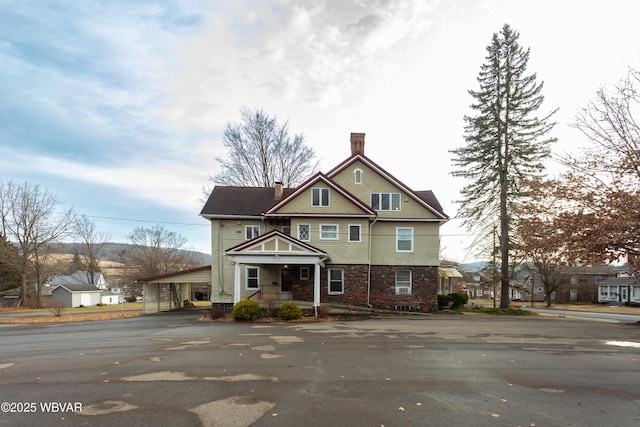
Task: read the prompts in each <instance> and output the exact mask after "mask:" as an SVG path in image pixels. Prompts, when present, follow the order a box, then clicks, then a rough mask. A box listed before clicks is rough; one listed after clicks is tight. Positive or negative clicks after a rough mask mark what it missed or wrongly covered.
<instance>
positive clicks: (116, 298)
mask: <svg viewBox="0 0 640 427" xmlns="http://www.w3.org/2000/svg"><path fill="white" fill-rule="evenodd" d="M122 301H123V296H122V293H118V292H113V291H110V290H108V289H104V290H102V292H100V302H101V303H102V304H106V305H112V304H120V303H121V302H122Z"/></svg>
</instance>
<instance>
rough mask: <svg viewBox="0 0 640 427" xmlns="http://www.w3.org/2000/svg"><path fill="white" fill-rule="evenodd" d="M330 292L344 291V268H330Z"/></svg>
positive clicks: (341, 292)
mask: <svg viewBox="0 0 640 427" xmlns="http://www.w3.org/2000/svg"><path fill="white" fill-rule="evenodd" d="M328 277H329V294H343V293H344V270H339V269H329V274H328Z"/></svg>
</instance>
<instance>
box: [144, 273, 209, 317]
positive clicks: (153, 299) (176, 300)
mask: <svg viewBox="0 0 640 427" xmlns="http://www.w3.org/2000/svg"><path fill="white" fill-rule="evenodd" d="M136 283H141V284H142V296H143V304H142V311H143V313H145V314H150V313H158V312H160V311H169V310H175V309H179V308H185V307H184V302H185V301H189V302H190V301H191V298H192V294H193V292H192V289H193V288H194V286H196V285H202V284H206V285H207V286H208V287H209V288H211V266H210V265H205V266H202V267H196V268H192V269H189V270H182V271H177V272H175V273H168V274H163V275H159V276H153V277H147V278H144V279H138V280H136Z"/></svg>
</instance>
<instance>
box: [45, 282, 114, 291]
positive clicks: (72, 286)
mask: <svg viewBox="0 0 640 427" xmlns="http://www.w3.org/2000/svg"><path fill="white" fill-rule="evenodd" d="M51 287H52V292H53V291H55V290H56V289H57V288H60V287H62V288H65V289H67V290H69V291H72V292H102V290H101V289H98V288H97V287H96V286H95V285H90V284H88V283H65V284H64V285H58V286H55V287H54V286H53V285H52V286H51Z"/></svg>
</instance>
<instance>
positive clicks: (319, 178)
mask: <svg viewBox="0 0 640 427" xmlns="http://www.w3.org/2000/svg"><path fill="white" fill-rule="evenodd" d="M319 182H322V183H324V184H325V185H326V186H327V187H329V188H331V189H332V190H333V191H335V192H337V193H338V194H339V195H341V196H342V197H344V198H345V199H347V200H348V201H349V202H350V203H352V204H353V205H354V206H357V207H358V208H359V209H360V210H361V211H362V216H365V217H375V216H376V211H375V210H373V209H371V208H370V207H369V206H368V205H366V204H365V203H363V202H362V201H361V200H360V199H358V198H357V197H356V196H354V195H353V194H351V193H350V192H349V191H347V190H346V189H344V188H343V187H342V186H340V185H339V184H337V183H336V182H334V181H333V180H332V179H330V178H329V177H327V176H326V175H325V174H323V173H322V172H318V173H317V174H315V175H313V176H312V177H311V178H309V179H308V180H307V181H305V182H303V183H302V184H300V186H299V187H298V188H296V189H295V191H293V192H292V193H291V194H289V195H288V196H286V197H284V198H283V199H282V200H280V201H278V202H277V203H275V204H274V205H272V206H271V207H269V208H268V209H267V210H266V211H265V213H264V216H265V217H279V216H282V215H281V214H279V213H277V211H278V210H279V209H281V208H283V207H284V206H285V205H286V204H287V203H289V202H290V201H292V200H294V199H295V198H296V197H298V196H299V195H300V194H302V193H303V192H305V191H306V190H308V189H309V188H311V187H313V186H314V185H316V184H318V183H319ZM334 215H337V216H351V217H353V215H344V214H340V213H334V214H333V215H332V214H331V213H326V212H325V213H323V214H322V216H334ZM309 216H314V215H309Z"/></svg>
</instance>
